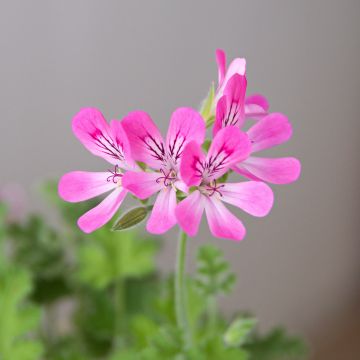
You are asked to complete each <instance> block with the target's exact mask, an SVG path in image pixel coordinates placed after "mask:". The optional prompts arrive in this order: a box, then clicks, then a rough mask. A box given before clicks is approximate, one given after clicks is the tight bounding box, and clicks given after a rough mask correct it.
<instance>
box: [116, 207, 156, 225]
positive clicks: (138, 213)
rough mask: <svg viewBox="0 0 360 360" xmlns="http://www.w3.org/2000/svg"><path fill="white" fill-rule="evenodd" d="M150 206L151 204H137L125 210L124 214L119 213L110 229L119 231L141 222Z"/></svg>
mask: <svg viewBox="0 0 360 360" xmlns="http://www.w3.org/2000/svg"><path fill="white" fill-rule="evenodd" d="M151 208H152V207H151V206H149V207H145V206H139V207H136V208H134V209H131V210H129V211H127V212H126V213H125V214H123V215H121V217H120V218H119V219H118V220H117V221H116V223H115V224H114V226H113V228H112V230H114V231H119V230H126V229H129V228H131V227H134V226H135V225H137V224H139V223H141V222H142V221H143V220H145V219H146V216H147V214H148V213H149V211H150V210H151Z"/></svg>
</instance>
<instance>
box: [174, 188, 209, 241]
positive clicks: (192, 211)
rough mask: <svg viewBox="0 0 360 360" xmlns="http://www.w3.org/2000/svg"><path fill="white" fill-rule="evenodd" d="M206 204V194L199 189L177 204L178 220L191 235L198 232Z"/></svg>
mask: <svg viewBox="0 0 360 360" xmlns="http://www.w3.org/2000/svg"><path fill="white" fill-rule="evenodd" d="M204 206H205V196H204V195H202V194H201V193H200V191H198V190H196V191H194V192H193V193H192V194H190V195H189V196H188V197H187V198H186V199H184V200H183V201H181V202H180V203H179V204H178V205H177V207H176V210H175V214H176V218H177V221H178V223H179V226H180V227H181V228H182V229H183V230H184V231H185V232H186V233H187V234H188V235H189V236H195V235H196V234H197V233H198V230H199V225H200V222H201V217H202V214H203V212H204Z"/></svg>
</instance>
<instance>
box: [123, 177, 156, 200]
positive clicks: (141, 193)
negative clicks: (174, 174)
mask: <svg viewBox="0 0 360 360" xmlns="http://www.w3.org/2000/svg"><path fill="white" fill-rule="evenodd" d="M161 176H162V174H161V173H155V172H151V173H150V172H144V171H139V172H135V171H127V172H126V173H125V174H124V176H123V177H122V186H123V187H124V188H125V189H127V190H129V191H130V192H131V193H132V194H133V195H135V196H136V197H138V198H140V199H147V198H148V197H150V196H151V195H153V194H154V193H156V192H157V191H159V190H160V189H161V188H162V187H163V183H161V182H160V180H158V179H159V178H160V177H161Z"/></svg>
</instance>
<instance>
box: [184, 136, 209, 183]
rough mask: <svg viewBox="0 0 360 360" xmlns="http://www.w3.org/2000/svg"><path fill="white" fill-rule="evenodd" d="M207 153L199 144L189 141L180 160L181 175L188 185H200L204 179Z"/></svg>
mask: <svg viewBox="0 0 360 360" xmlns="http://www.w3.org/2000/svg"><path fill="white" fill-rule="evenodd" d="M204 160H205V155H204V153H203V151H202V150H201V147H200V145H199V144H197V143H196V142H195V141H191V142H189V143H188V144H187V145H186V146H185V149H184V151H183V153H182V157H181V162H180V177H181V179H182V180H183V181H184V182H185V184H186V185H188V186H193V185H199V184H200V182H201V180H202V172H203V168H202V163H204Z"/></svg>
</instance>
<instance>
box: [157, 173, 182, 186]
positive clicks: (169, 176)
mask: <svg viewBox="0 0 360 360" xmlns="http://www.w3.org/2000/svg"><path fill="white" fill-rule="evenodd" d="M160 171H161V173H162V174H163V175H164V176H160V177H158V178H157V179H156V182H157V183H158V184H160V182H161V181H164V185H165V186H166V187H167V186H171V185H172V184H173V182H174V181H175V180H176V179H177V178H176V176H175V173H174V171H173V170H170V171H169V172H168V173H166V172H165V170H164V169H160Z"/></svg>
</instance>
